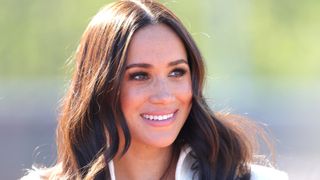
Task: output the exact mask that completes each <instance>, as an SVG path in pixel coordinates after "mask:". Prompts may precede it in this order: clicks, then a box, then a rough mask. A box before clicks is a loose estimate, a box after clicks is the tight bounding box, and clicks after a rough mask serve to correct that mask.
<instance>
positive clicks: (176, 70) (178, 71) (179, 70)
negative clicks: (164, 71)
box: [169, 68, 187, 77]
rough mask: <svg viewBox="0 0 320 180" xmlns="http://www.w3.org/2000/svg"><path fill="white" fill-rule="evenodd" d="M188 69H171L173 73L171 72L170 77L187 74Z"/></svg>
mask: <svg viewBox="0 0 320 180" xmlns="http://www.w3.org/2000/svg"><path fill="white" fill-rule="evenodd" d="M186 72H187V71H186V70H184V69H182V68H175V69H174V70H173V71H171V73H170V74H169V76H170V77H181V76H183V75H184V74H186Z"/></svg>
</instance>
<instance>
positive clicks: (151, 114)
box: [120, 24, 192, 147]
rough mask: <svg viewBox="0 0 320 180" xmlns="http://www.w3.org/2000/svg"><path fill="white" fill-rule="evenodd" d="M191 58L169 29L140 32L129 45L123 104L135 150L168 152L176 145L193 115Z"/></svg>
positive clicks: (160, 26)
mask: <svg viewBox="0 0 320 180" xmlns="http://www.w3.org/2000/svg"><path fill="white" fill-rule="evenodd" d="M191 99H192V87H191V75H190V69H189V65H188V60H187V53H186V50H185V48H184V45H183V43H182V41H181V40H180V38H179V37H178V36H177V35H176V34H175V32H174V31H172V30H171V29H170V28H169V27H168V26H166V25H164V24H156V25H149V26H146V27H144V28H142V29H140V30H138V31H137V32H136V33H135V34H134V35H133V38H132V41H131V43H130V45H129V49H128V56H127V64H126V71H125V76H124V79H123V81H122V84H121V90H120V103H121V108H122V111H123V113H124V116H125V118H126V122H127V124H128V127H129V130H130V133H131V136H132V144H134V145H147V146H153V147H167V146H169V145H171V144H172V143H173V142H174V140H175V139H176V137H177V135H178V133H179V132H180V130H181V128H182V126H183V125H184V123H185V121H186V119H187V117H188V114H189V112H190V109H191Z"/></svg>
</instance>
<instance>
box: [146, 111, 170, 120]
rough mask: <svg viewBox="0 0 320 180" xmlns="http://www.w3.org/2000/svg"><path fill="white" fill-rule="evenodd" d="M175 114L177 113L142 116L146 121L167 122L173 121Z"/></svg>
mask: <svg viewBox="0 0 320 180" xmlns="http://www.w3.org/2000/svg"><path fill="white" fill-rule="evenodd" d="M175 113H176V111H175V112H173V113H169V114H162V115H151V114H142V115H141V116H142V117H143V118H144V119H147V120H151V121H165V120H168V119H171V118H172V117H173V116H174V114H175Z"/></svg>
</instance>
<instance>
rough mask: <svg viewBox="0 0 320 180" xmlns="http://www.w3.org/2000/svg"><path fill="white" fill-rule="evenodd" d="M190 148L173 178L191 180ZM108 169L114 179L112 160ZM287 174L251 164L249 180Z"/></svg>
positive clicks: (279, 179) (280, 179)
mask: <svg viewBox="0 0 320 180" xmlns="http://www.w3.org/2000/svg"><path fill="white" fill-rule="evenodd" d="M190 152H191V148H190V147H187V148H183V149H182V150H181V152H180V156H179V159H178V163H177V167H176V173H175V180H192V177H193V171H192V170H191V166H192V164H193V162H194V158H193V157H192V156H191V155H190ZM108 166H109V170H110V175H111V180H116V178H115V172H114V165H113V161H110V162H109V164H108ZM288 179H289V178H288V175H287V174H286V173H285V172H282V171H279V170H276V169H274V168H270V167H265V166H261V165H251V180H288Z"/></svg>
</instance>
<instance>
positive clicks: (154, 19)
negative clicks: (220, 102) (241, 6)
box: [57, 0, 253, 180]
mask: <svg viewBox="0 0 320 180" xmlns="http://www.w3.org/2000/svg"><path fill="white" fill-rule="evenodd" d="M157 23H163V24H166V25H167V26H168V27H170V28H171V29H172V30H173V31H174V32H175V33H176V34H177V35H178V36H179V37H180V38H181V40H182V42H183V43H184V46H185V48H186V50H187V55H188V62H189V66H190V69H191V78H192V90H193V97H192V109H191V112H190V114H189V116H188V118H187V121H186V123H185V125H184V126H183V128H182V130H181V132H180V133H179V135H178V137H177V139H176V140H175V142H174V144H173V146H174V149H176V150H180V149H181V148H182V147H183V146H185V145H188V146H190V147H191V148H192V153H193V155H194V156H195V159H196V163H195V164H193V167H194V169H195V172H197V173H198V177H199V178H200V179H220V180H223V179H234V178H239V179H240V178H242V179H249V177H250V171H249V168H248V166H247V165H248V163H249V162H250V161H251V159H252V154H253V152H252V150H253V148H252V146H251V143H250V142H251V140H250V139H248V138H247V136H245V134H244V133H243V124H241V122H243V121H239V120H230V118H228V117H226V116H224V115H219V116H217V115H215V114H214V113H213V112H212V110H211V109H210V108H209V107H208V105H207V104H206V101H205V99H204V97H203V94H202V90H203V82H204V74H205V72H204V63H203V59H202V57H201V54H200V51H199V50H198V48H197V46H196V44H195V42H194V40H193V39H192V37H191V35H190V34H189V33H188V31H187V30H186V28H185V27H184V26H183V25H182V23H181V21H180V20H179V19H178V18H177V17H176V16H175V15H174V14H173V13H172V12H171V11H170V10H169V9H167V8H166V7H165V6H163V5H161V4H160V3H157V2H155V1H151V0H145V1H137V0H121V1H117V2H114V3H112V4H109V5H108V6H106V7H104V8H103V9H102V10H101V11H99V12H98V14H97V15H96V16H94V17H93V19H92V20H91V22H90V23H89V25H88V27H87V29H86V30H85V32H84V34H83V36H82V38H81V42H80V44H79V46H78V49H77V51H76V55H75V60H76V69H75V71H74V74H73V78H72V81H71V85H70V88H69V90H68V92H67V93H66V95H65V97H64V99H63V102H62V106H61V114H60V117H59V123H58V128H57V145H58V162H57V166H58V165H59V166H61V168H60V170H61V171H60V172H59V174H60V176H64V177H68V178H70V179H83V178H86V179H109V178H110V174H109V169H108V165H107V164H108V162H110V161H111V160H112V159H113V158H114V157H115V155H116V154H117V152H118V151H120V150H121V152H122V154H124V153H126V151H127V150H128V148H129V146H130V139H131V138H130V132H129V129H128V126H127V124H126V121H125V118H124V116H123V113H122V111H121V109H120V105H119V92H120V83H121V81H122V78H123V73H124V68H125V63H126V56H127V51H128V45H129V43H130V40H131V37H132V36H133V34H134V33H135V32H136V31H137V30H139V29H140V28H142V27H144V26H146V25H150V24H157ZM226 119H228V120H226ZM234 119H237V118H234ZM117 124H119V125H120V127H121V130H122V131H123V133H124V137H125V143H124V144H125V146H124V148H123V149H119V134H118V133H119V132H118V130H117V127H116V125H117ZM178 155H179V154H178V153H176V154H175V157H174V158H176V156H178Z"/></svg>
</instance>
